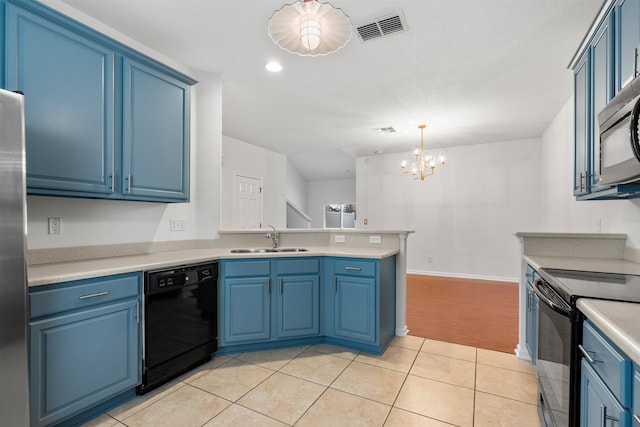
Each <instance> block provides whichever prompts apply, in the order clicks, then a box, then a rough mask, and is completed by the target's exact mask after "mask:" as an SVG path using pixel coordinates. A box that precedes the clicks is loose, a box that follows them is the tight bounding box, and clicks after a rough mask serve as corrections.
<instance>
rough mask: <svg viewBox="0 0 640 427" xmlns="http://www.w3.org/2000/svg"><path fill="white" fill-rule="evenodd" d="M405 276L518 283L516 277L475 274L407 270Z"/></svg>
mask: <svg viewBox="0 0 640 427" xmlns="http://www.w3.org/2000/svg"><path fill="white" fill-rule="evenodd" d="M407 274H420V275H423V276H440V277H459V278H463V279H476V280H492V281H495V282H513V283H518V281H519V279H518V278H517V277H496V276H478V275H475V274H462V273H443V272H441V271H423V270H407Z"/></svg>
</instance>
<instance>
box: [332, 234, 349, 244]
mask: <svg viewBox="0 0 640 427" xmlns="http://www.w3.org/2000/svg"><path fill="white" fill-rule="evenodd" d="M333 241H334V242H336V243H344V242H345V241H346V239H345V237H344V234H336V235H335V236H334V237H333Z"/></svg>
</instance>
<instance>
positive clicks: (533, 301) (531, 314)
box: [525, 283, 538, 365]
mask: <svg viewBox="0 0 640 427" xmlns="http://www.w3.org/2000/svg"><path fill="white" fill-rule="evenodd" d="M526 309H527V313H526V317H525V324H526V328H525V330H526V334H525V345H526V347H527V352H528V353H529V357H531V363H533V364H534V365H535V364H536V355H537V353H536V352H537V351H538V348H537V333H538V332H537V330H536V325H537V324H538V296H537V295H536V293H535V292H534V291H533V287H532V285H531V284H530V283H527V307H526Z"/></svg>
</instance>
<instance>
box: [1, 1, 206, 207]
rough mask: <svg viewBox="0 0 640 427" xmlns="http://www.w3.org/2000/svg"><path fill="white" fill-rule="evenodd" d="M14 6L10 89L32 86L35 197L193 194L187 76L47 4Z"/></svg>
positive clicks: (9, 6) (10, 10) (10, 12)
mask: <svg viewBox="0 0 640 427" xmlns="http://www.w3.org/2000/svg"><path fill="white" fill-rule="evenodd" d="M2 5H4V6H6V9H5V10H6V16H5V22H6V25H5V26H4V32H0V36H2V38H3V45H4V48H5V52H6V54H5V60H4V67H2V70H1V72H2V74H3V76H2V77H3V78H2V79H0V81H2V83H3V87H5V88H6V89H8V90H21V91H23V92H24V93H25V127H26V150H27V192H28V193H29V194H40V195H52V196H68V197H91V198H107V199H126V200H142V201H152V202H178V201H188V200H189V109H190V96H189V92H190V86H191V85H193V84H194V83H195V81H194V80H192V79H190V78H189V77H187V76H185V75H183V74H181V73H179V72H177V71H175V70H173V69H171V68H169V67H167V66H165V65H163V64H160V63H158V62H156V61H154V60H152V59H150V58H149V57H147V56H145V55H142V54H140V53H139V52H136V51H135V50H133V49H131V48H129V47H127V46H124V45H122V44H120V43H118V42H116V41H115V40H112V39H110V38H108V37H106V36H104V35H102V34H100V33H98V32H96V31H94V30H92V29H90V28H88V27H86V26H84V25H82V24H80V23H78V22H76V21H74V20H72V19H69V18H68V17H66V16H64V15H61V14H59V13H58V12H56V11H54V10H52V9H49V8H48V7H46V6H44V5H42V4H40V3H38V2H33V1H27V0H0V6H2Z"/></svg>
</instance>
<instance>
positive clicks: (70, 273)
mask: <svg viewBox="0 0 640 427" xmlns="http://www.w3.org/2000/svg"><path fill="white" fill-rule="evenodd" d="M230 249H231V248H215V249H189V250H178V251H167V252H157V253H152V254H145V255H131V256H123V257H111V258H101V259H91V260H83V261H73V262H64V263H56V264H38V265H33V266H29V267H28V269H27V277H28V284H29V287H30V288H31V287H35V286H43V285H50V284H55V283H62V282H68V281H74V280H82V279H91V278H96V277H103V276H111V275H115V274H124V273H134V272H139V271H148V270H158V269H161V268H168V267H172V266H178V265H184V264H194V263H200V262H207V261H217V260H230V259H247V258H299V257H309V256H325V257H331V256H336V257H346V258H369V259H384V258H387V257H390V256H393V255H396V254H398V253H399V250H398V249H388V248H379V249H371V248H361V247H336V246H326V247H309V248H308V249H309V250H308V251H306V252H294V253H292V252H287V253H283V252H280V253H260V254H250V253H249V254H246V253H245V254H232V253H230Z"/></svg>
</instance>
